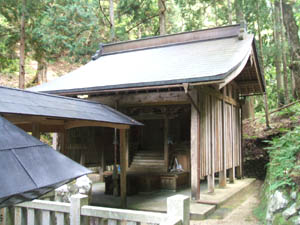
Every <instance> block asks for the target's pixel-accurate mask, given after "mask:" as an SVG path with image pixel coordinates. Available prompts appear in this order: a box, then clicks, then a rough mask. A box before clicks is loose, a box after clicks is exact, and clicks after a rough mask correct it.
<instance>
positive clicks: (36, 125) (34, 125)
mask: <svg viewBox="0 0 300 225" xmlns="http://www.w3.org/2000/svg"><path fill="white" fill-rule="evenodd" d="M32 136H33V137H36V138H37V139H39V140H40V139H41V133H40V124H39V123H32Z"/></svg>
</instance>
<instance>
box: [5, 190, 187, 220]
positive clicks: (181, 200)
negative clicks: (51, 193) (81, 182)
mask: <svg viewBox="0 0 300 225" xmlns="http://www.w3.org/2000/svg"><path fill="white" fill-rule="evenodd" d="M87 202H88V198H87V196H85V195H81V194H77V195H74V196H72V197H71V203H62V202H53V201H46V200H34V201H31V202H24V203H21V204H18V205H16V206H15V207H11V208H4V209H1V211H0V212H1V213H0V215H1V217H0V225H68V224H70V225H106V224H107V225H119V224H122V225H125V224H126V225H140V224H141V223H143V224H145V223H147V224H165V225H179V224H182V225H188V224H189V217H190V199H189V197H187V196H184V195H175V196H172V197H169V198H167V213H158V212H147V211H136V210H127V209H115V208H106V207H97V206H90V205H88V204H87Z"/></svg>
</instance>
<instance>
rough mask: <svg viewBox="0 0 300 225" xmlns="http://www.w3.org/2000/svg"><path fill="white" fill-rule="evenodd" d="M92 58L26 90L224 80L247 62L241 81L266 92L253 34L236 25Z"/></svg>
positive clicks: (108, 49)
mask: <svg viewBox="0 0 300 225" xmlns="http://www.w3.org/2000/svg"><path fill="white" fill-rule="evenodd" d="M94 59H95V60H92V61H91V62H89V63H87V64H86V65H84V66H82V67H80V68H79V69H77V70H75V71H73V72H71V73H69V74H66V75H64V76H62V77H60V78H58V79H56V80H53V81H51V82H49V83H45V84H42V85H39V86H36V87H33V88H31V89H30V90H34V91H42V92H48V93H56V94H66V95H68V94H80V93H97V92H102V91H108V90H111V91H114V90H116V89H118V90H119V89H125V88H133V89H134V88H138V87H153V86H164V85H174V84H182V83H199V82H200V83H205V82H215V83H225V84H227V83H228V82H230V81H232V80H233V79H235V78H236V77H237V76H238V75H239V74H241V72H242V71H243V69H244V68H245V67H246V64H247V63H248V64H250V67H252V70H250V72H249V73H248V74H247V75H245V76H247V77H246V78H245V79H241V80H243V82H244V84H245V81H246V82H249V79H250V81H253V82H254V83H253V84H252V85H253V87H254V88H252V90H251V91H252V92H255V93H262V92H264V91H265V90H264V78H263V77H262V75H261V74H260V70H259V66H258V60H257V56H256V52H255V46H254V37H253V35H251V34H247V33H245V32H244V28H241V26H240V25H232V26H227V27H220V28H214V29H207V30H200V31H194V32H186V33H181V34H174V35H166V36H159V37H154V38H147V39H141V40H135V41H127V42H121V43H114V44H108V45H104V46H103V47H102V49H100V50H99V51H98V52H97V54H96V55H95V56H94ZM252 59H254V61H255V63H256V64H257V68H256V69H255V68H254V65H252ZM250 61H251V62H250ZM246 92H249V90H248V91H245V94H247V93H246Z"/></svg>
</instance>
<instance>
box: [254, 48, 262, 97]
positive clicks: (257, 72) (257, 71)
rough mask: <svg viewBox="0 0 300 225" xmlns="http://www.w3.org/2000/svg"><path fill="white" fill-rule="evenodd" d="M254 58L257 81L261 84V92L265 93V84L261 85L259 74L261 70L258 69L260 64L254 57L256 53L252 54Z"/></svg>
mask: <svg viewBox="0 0 300 225" xmlns="http://www.w3.org/2000/svg"><path fill="white" fill-rule="evenodd" d="M252 57H253V62H254V68H255V72H256V73H255V74H256V78H257V80H258V83H259V87H260V89H261V91H262V92H263V90H264V88H263V84H262V83H261V79H260V77H259V74H260V72H259V71H260V70H259V68H258V65H257V64H258V62H257V58H256V57H255V56H254V53H252Z"/></svg>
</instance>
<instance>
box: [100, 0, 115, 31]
mask: <svg viewBox="0 0 300 225" xmlns="http://www.w3.org/2000/svg"><path fill="white" fill-rule="evenodd" d="M99 7H100V10H101V12H102V14H103V16H104V18H105V19H106V20H107V22H108V23H109V26H110V27H111V26H112V24H111V21H110V20H109V19H108V17H107V16H106V15H105V13H104V10H103V8H102V5H101V0H99Z"/></svg>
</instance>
